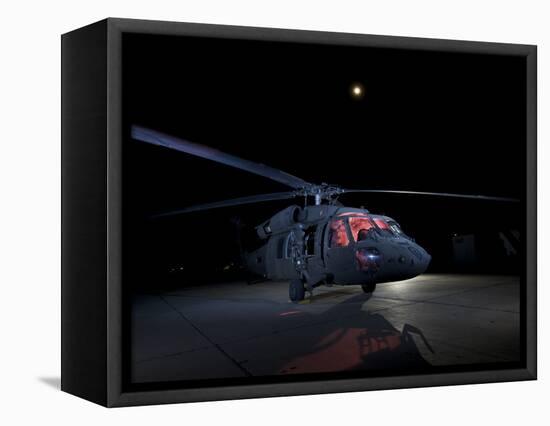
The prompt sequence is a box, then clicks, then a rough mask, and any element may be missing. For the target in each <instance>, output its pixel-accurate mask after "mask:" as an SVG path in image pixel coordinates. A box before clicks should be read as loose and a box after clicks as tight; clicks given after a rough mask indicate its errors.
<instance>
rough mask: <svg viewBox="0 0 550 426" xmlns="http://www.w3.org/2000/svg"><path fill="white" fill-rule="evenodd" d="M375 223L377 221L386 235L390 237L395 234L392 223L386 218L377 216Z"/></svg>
mask: <svg viewBox="0 0 550 426" xmlns="http://www.w3.org/2000/svg"><path fill="white" fill-rule="evenodd" d="M374 223H376V226H377V227H378V229H379V230H380V232H381V233H382V235H386V236H390V237H392V236H394V235H395V234H394V233H393V231H392V228H390V225H389V224H388V222H386V221H385V220H384V219H380V218H375V219H374Z"/></svg>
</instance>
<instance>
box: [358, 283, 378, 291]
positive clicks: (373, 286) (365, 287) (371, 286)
mask: <svg viewBox="0 0 550 426" xmlns="http://www.w3.org/2000/svg"><path fill="white" fill-rule="evenodd" d="M361 288H362V289H363V291H364V292H365V293H372V292H374V290H376V283H369V284H363V285H361Z"/></svg>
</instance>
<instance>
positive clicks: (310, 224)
mask: <svg viewBox="0 0 550 426" xmlns="http://www.w3.org/2000/svg"><path fill="white" fill-rule="evenodd" d="M131 137H132V138H133V139H135V140H136V141H140V142H145V143H148V144H152V145H157V146H161V147H165V148H169V149H172V150H176V151H180V152H184V153H186V154H190V155H194V156H197V157H201V158H205V159H208V160H211V161H214V162H218V163H221V164H225V165H227V166H231V167H234V168H237V169H241V170H245V171H247V172H250V173H253V174H256V175H259V176H263V177H265V178H268V179H271V180H273V181H276V182H279V183H281V184H284V185H286V186H288V187H290V188H292V190H290V191H284V192H275V193H269V194H259V195H252V196H247V197H240V198H233V199H229V200H222V201H215V202H211V203H206V204H200V205H194V206H189V207H186V208H182V209H180V210H175V211H170V212H165V213H160V214H157V215H155V218H162V217H168V216H174V215H181V214H186V213H192V212H200V211H205V210H210V209H218V208H224V207H231V206H238V205H245V204H254V203H261V202H267V201H274V200H291V199H301V198H303V206H300V205H298V204H293V205H290V206H288V207H286V208H284V209H283V210H281V211H279V212H277V213H275V214H274V215H273V216H272V217H271V218H269V219H268V220H266V221H264V222H262V223H260V224H259V225H257V226H256V227H255V232H256V234H257V237H259V239H260V240H261V242H262V244H261V246H260V247H259V248H256V249H255V250H252V251H250V252H244V253H243V257H244V264H245V267H246V268H247V269H248V270H249V271H250V272H252V273H254V274H256V275H259V276H261V277H263V278H265V279H270V280H280V281H289V298H290V300H291V301H292V302H294V303H298V302H301V301H303V300H304V298H305V295H306V291H307V292H309V293H310V294H313V289H314V288H316V287H318V286H321V285H360V286H361V287H362V289H363V291H364V292H365V293H368V294H372V293H373V292H374V291H375V289H376V285H377V284H379V283H384V282H392V281H401V280H406V279H410V278H414V277H416V276H418V275H420V274H422V273H424V272H425V271H426V269H427V268H428V266H429V264H430V261H431V255H430V254H429V253H428V252H427V251H426V250H425V249H424V248H423V247H421V246H420V245H419V244H418V243H417V242H416V241H415V240H414V238H412V237H410V236H409V235H407V234H406V233H405V232H404V231H403V230H402V229H401V227H400V225H399V223H398V222H397V221H396V220H394V219H393V218H391V217H389V216H385V215H378V214H374V213H371V212H370V211H369V210H367V209H365V208H354V207H346V206H344V205H342V204H341V203H340V202H339V201H338V196H340V195H342V194H346V193H389V194H408V195H425V196H437V197H454V198H469V199H478V200H493V201H509V202H517V201H518V200H517V199H514V198H507V197H493V196H485V195H468V194H454V193H440V192H418V191H405V190H384V189H347V188H341V187H339V186H337V185H329V184H326V183H321V184H314V183H310V182H307V181H305V180H303V179H301V178H299V177H296V176H294V175H291V174H289V173H286V172H284V171H281V170H279V169H276V168H273V167H270V166H267V165H264V164H260V163H255V162H253V161H249V160H245V159H242V158H239V157H237V156H234V155H231V154H228V153H225V152H222V151H219V150H216V149H213V148H211V147H208V146H205V145H201V144H197V143H194V142H190V141H187V140H185V139H181V138H178V137H174V136H170V135H167V134H164V133H162V132H159V131H156V130H152V129H148V128H145V127H141V126H137V125H133V126H132V127H131ZM309 200H312V203H310V204H308V201H309Z"/></svg>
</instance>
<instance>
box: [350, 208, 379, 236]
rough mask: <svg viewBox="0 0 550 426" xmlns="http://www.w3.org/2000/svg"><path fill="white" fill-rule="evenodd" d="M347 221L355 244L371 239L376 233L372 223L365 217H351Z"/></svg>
mask: <svg viewBox="0 0 550 426" xmlns="http://www.w3.org/2000/svg"><path fill="white" fill-rule="evenodd" d="M348 220H349V227H350V229H351V235H352V236H353V239H354V240H355V241H356V242H357V241H364V240H367V239H368V238H372V234H373V232H376V227H375V225H374V223H373V222H372V220H371V219H370V218H369V217H367V216H366V215H362V216H351V217H350V218H349V219H348Z"/></svg>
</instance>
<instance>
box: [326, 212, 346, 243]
mask: <svg viewBox="0 0 550 426" xmlns="http://www.w3.org/2000/svg"><path fill="white" fill-rule="evenodd" d="M348 244H349V238H348V233H347V230H346V222H345V221H344V220H343V219H335V220H333V221H331V222H330V230H329V238H328V246H329V247H331V248H332V247H346V246H347V245H348Z"/></svg>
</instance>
